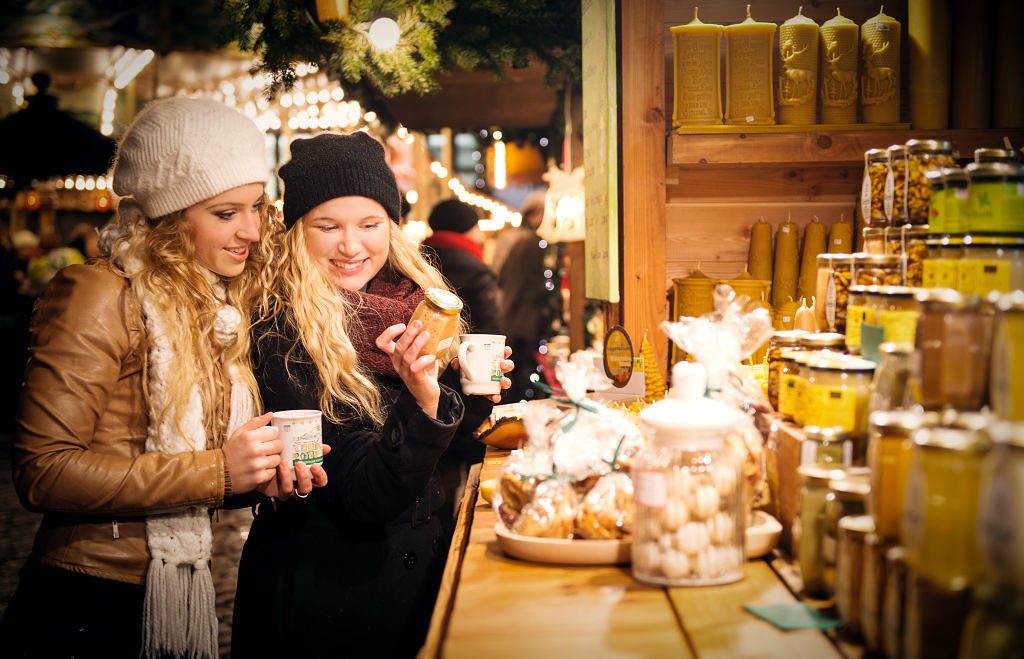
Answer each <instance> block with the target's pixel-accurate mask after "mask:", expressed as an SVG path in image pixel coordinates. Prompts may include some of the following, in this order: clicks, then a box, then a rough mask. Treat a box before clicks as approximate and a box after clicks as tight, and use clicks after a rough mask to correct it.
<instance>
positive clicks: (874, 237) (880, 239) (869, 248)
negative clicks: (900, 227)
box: [864, 227, 887, 254]
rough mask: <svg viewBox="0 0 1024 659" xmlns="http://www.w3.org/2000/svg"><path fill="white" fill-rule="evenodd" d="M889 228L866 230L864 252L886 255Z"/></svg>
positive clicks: (868, 228)
mask: <svg viewBox="0 0 1024 659" xmlns="http://www.w3.org/2000/svg"><path fill="white" fill-rule="evenodd" d="M886 228H887V227H865V228H864V252H865V253H867V254H885V230H886Z"/></svg>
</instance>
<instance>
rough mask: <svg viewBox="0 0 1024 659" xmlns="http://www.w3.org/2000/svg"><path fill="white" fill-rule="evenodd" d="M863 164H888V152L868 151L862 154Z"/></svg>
mask: <svg viewBox="0 0 1024 659" xmlns="http://www.w3.org/2000/svg"><path fill="white" fill-rule="evenodd" d="M864 162H866V163H867V164H869V165H870V164H872V163H883V164H888V162H889V151H888V150H887V149H868V150H867V151H865V152H864Z"/></svg>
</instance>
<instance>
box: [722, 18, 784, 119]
mask: <svg viewBox="0 0 1024 659" xmlns="http://www.w3.org/2000/svg"><path fill="white" fill-rule="evenodd" d="M775 27H776V26H775V23H758V22H757V21H755V20H754V19H753V18H752V17H751V16H750V5H747V18H746V20H745V21H743V22H742V23H736V24H735V25H727V26H726V27H725V68H726V95H725V123H727V124H732V125H740V126H745V125H748V124H774V123H775V99H774V94H773V93H772V88H773V86H774V82H773V78H774V76H773V74H772V40H773V38H774V36H775Z"/></svg>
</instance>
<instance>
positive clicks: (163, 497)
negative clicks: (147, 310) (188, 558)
mask: <svg viewBox="0 0 1024 659" xmlns="http://www.w3.org/2000/svg"><path fill="white" fill-rule="evenodd" d="M144 333H145V327H144V326H143V325H142V319H141V317H140V315H139V311H138V302H137V300H136V299H135V296H134V295H133V294H132V292H131V289H130V288H129V287H128V283H127V280H125V279H124V278H123V277H121V276H119V275H117V274H116V273H114V272H113V271H111V270H110V268H109V266H107V265H105V264H96V265H73V266H70V267H67V268H65V269H64V270H61V271H60V273H58V274H57V276H56V277H54V279H53V282H52V283H51V285H50V288H49V290H48V291H47V293H46V295H45V296H44V297H43V298H42V299H41V300H40V301H39V304H38V306H37V308H36V313H35V317H34V319H33V323H32V340H31V345H30V353H29V354H30V357H29V361H28V366H27V367H26V371H25V384H24V388H23V389H22V395H21V405H20V409H19V411H18V429H17V433H16V436H15V444H14V484H15V487H16V489H17V491H18V496H19V497H20V498H21V502H22V504H23V505H24V506H25V507H26V508H28V509H29V510H33V511H38V512H43V513H45V515H44V517H43V522H42V524H41V526H40V528H39V532H38V533H37V534H36V539H35V545H34V547H33V549H32V554H33V556H34V558H36V559H37V560H39V561H41V562H43V563H46V564H48V565H52V566H56V567H60V568H64V569H67V570H72V571H74V572H80V573H83V574H89V575H92V576H96V577H102V578H106V579H113V580H115V581H124V582H129V583H136V584H141V583H143V582H144V581H145V573H146V567H147V563H148V561H149V550H148V549H147V546H146V529H145V515H147V514H151V513H159V512H167V511H171V510H175V509H180V508H182V507H185V506H196V505H198V506H218V505H221V504H222V503H223V501H224V480H225V478H224V454H223V452H222V451H221V450H220V449H213V450H206V451H195V452H192V453H182V454H178V455H163V454H158V453H145V452H144V451H145V443H146V430H147V427H148V421H149V415H148V413H147V409H146V403H145V399H144V397H143V392H142V378H143V357H144V355H145V353H144V350H145V338H144Z"/></svg>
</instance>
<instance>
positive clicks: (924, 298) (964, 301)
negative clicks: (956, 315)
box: [914, 288, 977, 311]
mask: <svg viewBox="0 0 1024 659" xmlns="http://www.w3.org/2000/svg"><path fill="white" fill-rule="evenodd" d="M914 299H916V300H917V301H918V302H919V303H920V304H921V306H922V307H924V309H925V310H926V311H961V310H963V309H967V308H969V307H972V306H976V305H977V302H973V303H972V301H971V298H969V297H965V296H964V295H963V294H962V293H961V292H960V291H957V290H954V289H952V288H919V289H917V290H916V291H915V293H914Z"/></svg>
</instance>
